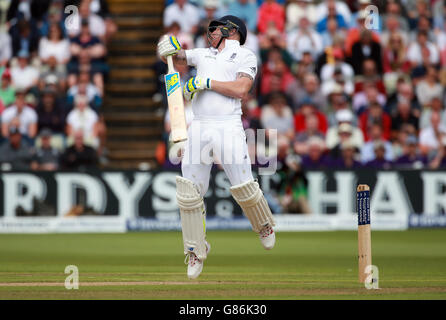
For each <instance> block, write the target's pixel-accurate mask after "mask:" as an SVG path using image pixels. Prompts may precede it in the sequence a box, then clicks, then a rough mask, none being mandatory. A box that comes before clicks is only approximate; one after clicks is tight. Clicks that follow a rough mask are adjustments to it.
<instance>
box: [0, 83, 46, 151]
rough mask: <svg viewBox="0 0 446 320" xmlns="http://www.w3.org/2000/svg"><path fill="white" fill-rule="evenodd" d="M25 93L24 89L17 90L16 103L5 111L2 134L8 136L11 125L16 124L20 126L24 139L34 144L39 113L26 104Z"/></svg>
mask: <svg viewBox="0 0 446 320" xmlns="http://www.w3.org/2000/svg"><path fill="white" fill-rule="evenodd" d="M25 95H26V92H25V91H24V90H17V91H16V96H15V98H16V101H15V104H14V105H11V106H9V107H8V108H6V109H5V111H4V112H3V114H2V134H3V137H8V135H9V126H10V125H11V124H14V125H15V126H17V127H18V128H19V130H20V133H21V134H22V135H23V138H24V140H27V142H29V143H30V144H32V143H33V139H34V138H35V136H36V134H37V113H36V112H35V111H34V109H33V108H31V107H29V106H27V105H26V102H25Z"/></svg>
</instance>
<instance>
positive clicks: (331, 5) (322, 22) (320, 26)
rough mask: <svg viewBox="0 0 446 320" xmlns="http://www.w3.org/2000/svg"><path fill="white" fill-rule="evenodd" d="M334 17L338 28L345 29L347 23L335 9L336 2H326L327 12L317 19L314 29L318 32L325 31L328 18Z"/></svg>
mask: <svg viewBox="0 0 446 320" xmlns="http://www.w3.org/2000/svg"><path fill="white" fill-rule="evenodd" d="M330 19H334V21H336V24H337V25H338V27H339V28H342V29H347V28H348V25H347V23H346V22H345V19H344V17H343V16H342V14H339V13H338V12H337V11H336V3H335V2H334V1H328V2H327V14H326V15H324V16H323V17H322V18H321V19H319V20H318V22H317V25H316V30H317V32H319V33H322V32H325V31H326V30H327V23H328V20H330Z"/></svg>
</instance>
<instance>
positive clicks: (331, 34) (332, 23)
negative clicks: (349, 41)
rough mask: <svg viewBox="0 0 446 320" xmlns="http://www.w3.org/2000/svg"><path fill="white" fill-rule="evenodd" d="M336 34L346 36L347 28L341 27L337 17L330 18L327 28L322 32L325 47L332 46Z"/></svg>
mask: <svg viewBox="0 0 446 320" xmlns="http://www.w3.org/2000/svg"><path fill="white" fill-rule="evenodd" d="M336 36H339V37H342V38H345V30H344V29H340V27H339V24H338V21H337V20H336V19H335V18H329V19H328V20H327V27H326V29H325V30H324V31H323V32H322V33H321V37H322V46H323V48H327V47H330V46H332V45H333V43H334V40H335V37H336Z"/></svg>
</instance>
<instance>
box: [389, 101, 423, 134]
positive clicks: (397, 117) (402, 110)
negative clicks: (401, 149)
mask: <svg viewBox="0 0 446 320" xmlns="http://www.w3.org/2000/svg"><path fill="white" fill-rule="evenodd" d="M418 121H419V120H418V117H417V116H416V114H415V112H414V111H413V110H411V109H410V103H409V101H405V100H401V101H400V102H399V103H398V107H397V110H396V113H395V114H394V115H392V134H391V138H392V140H393V139H396V137H397V135H398V132H399V131H400V130H401V129H402V127H403V126H406V125H409V126H412V127H413V130H414V131H415V132H418V128H419V126H418Z"/></svg>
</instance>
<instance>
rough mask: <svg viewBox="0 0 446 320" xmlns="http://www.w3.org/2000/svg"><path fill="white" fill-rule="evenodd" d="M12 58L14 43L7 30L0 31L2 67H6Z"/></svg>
mask: <svg viewBox="0 0 446 320" xmlns="http://www.w3.org/2000/svg"><path fill="white" fill-rule="evenodd" d="M11 57H12V41H11V36H10V35H9V33H8V31H7V30H6V29H3V30H0V67H5V66H6V65H7V64H8V62H9V60H10V59H11Z"/></svg>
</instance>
